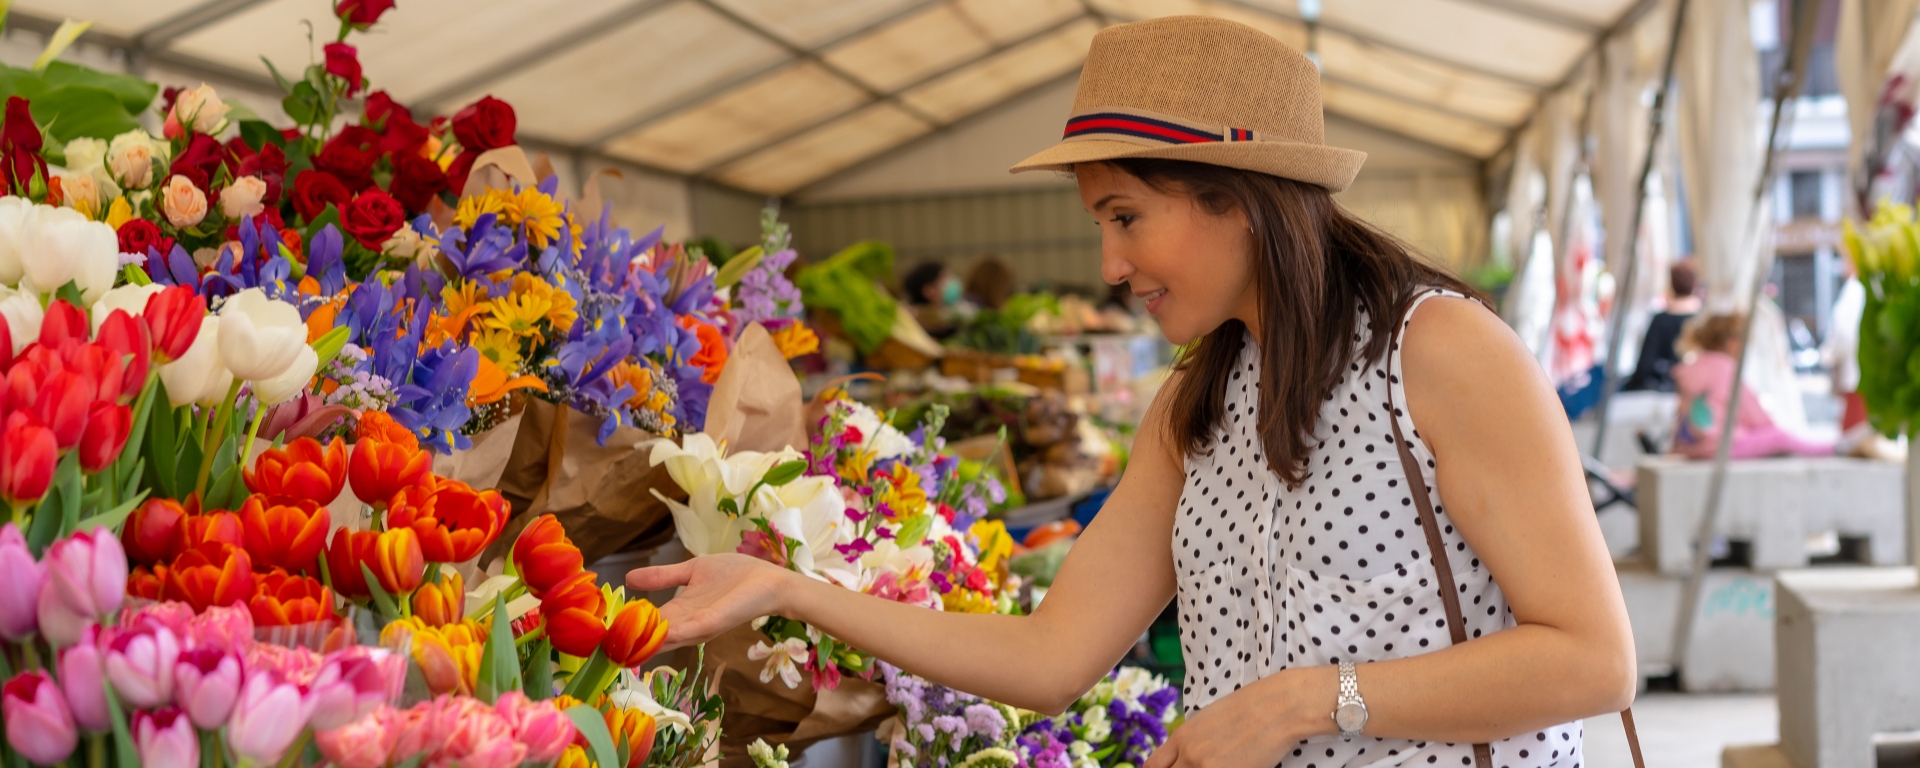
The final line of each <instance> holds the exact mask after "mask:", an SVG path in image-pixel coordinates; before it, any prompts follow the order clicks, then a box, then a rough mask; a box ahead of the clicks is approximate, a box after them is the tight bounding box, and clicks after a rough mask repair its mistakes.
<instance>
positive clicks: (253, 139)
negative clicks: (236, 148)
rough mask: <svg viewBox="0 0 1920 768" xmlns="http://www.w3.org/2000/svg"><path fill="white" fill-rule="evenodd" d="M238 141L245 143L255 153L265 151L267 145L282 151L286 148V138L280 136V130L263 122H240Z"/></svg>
mask: <svg viewBox="0 0 1920 768" xmlns="http://www.w3.org/2000/svg"><path fill="white" fill-rule="evenodd" d="M240 140H242V141H245V142H246V143H247V146H249V147H253V150H254V151H255V152H258V151H260V150H262V149H265V148H266V146H267V145H268V144H272V145H274V146H276V147H280V148H282V149H285V148H286V146H287V137H286V136H284V135H281V133H280V129H278V128H275V127H273V126H272V125H270V124H268V123H267V122H266V121H264V120H244V121H241V123H240Z"/></svg>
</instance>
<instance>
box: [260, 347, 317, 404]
mask: <svg viewBox="0 0 1920 768" xmlns="http://www.w3.org/2000/svg"><path fill="white" fill-rule="evenodd" d="M319 369H320V355H319V353H316V352H314V351H313V347H310V346H307V345H306V344H301V345H300V349H299V350H297V351H296V354H295V356H294V358H293V365H291V366H288V367H287V369H286V370H284V371H281V372H280V375H278V376H275V377H273V378H271V379H267V380H265V381H256V382H253V396H254V397H257V398H260V402H261V403H264V404H266V405H279V404H281V403H284V402H286V401H288V400H292V399H293V398H294V397H295V396H296V395H299V394H300V393H302V392H305V391H307V385H308V384H309V383H311V382H312V381H313V373H314V371H317V370H319Z"/></svg>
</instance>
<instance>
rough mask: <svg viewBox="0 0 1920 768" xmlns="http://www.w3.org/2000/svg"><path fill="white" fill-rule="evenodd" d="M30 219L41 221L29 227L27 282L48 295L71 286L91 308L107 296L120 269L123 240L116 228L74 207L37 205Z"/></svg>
mask: <svg viewBox="0 0 1920 768" xmlns="http://www.w3.org/2000/svg"><path fill="white" fill-rule="evenodd" d="M32 215H33V216H34V217H35V218H36V219H37V221H36V222H35V223H34V224H33V225H32V226H30V227H28V228H27V229H28V235H27V237H26V239H25V242H24V243H23V244H22V249H21V253H20V255H21V259H20V261H21V267H22V269H23V270H24V271H25V272H26V280H27V281H28V282H30V283H32V284H33V287H34V288H35V289H37V290H39V291H42V292H45V293H52V292H54V291H56V290H59V289H60V286H63V285H66V284H67V283H68V282H69V281H71V282H73V283H75V284H76V285H78V286H79V288H80V295H81V297H82V298H83V299H85V300H86V302H87V303H88V304H91V303H93V302H96V301H99V300H100V297H101V296H105V295H106V293H107V290H108V289H110V288H112V287H113V279H114V275H115V273H116V272H118V271H119V270H120V238H119V236H118V235H116V234H114V231H113V227H109V226H107V225H106V224H104V223H101V222H98V221H90V220H88V219H87V217H85V216H82V215H80V212H79V211H75V210H72V209H70V208H48V207H46V206H37V207H35V208H34V209H33V212H32Z"/></svg>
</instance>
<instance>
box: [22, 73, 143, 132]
mask: <svg viewBox="0 0 1920 768" xmlns="http://www.w3.org/2000/svg"><path fill="white" fill-rule="evenodd" d="M28 109H29V111H31V112H32V113H33V119H34V122H36V123H39V124H40V126H41V127H42V128H45V129H46V131H47V134H48V135H49V136H51V137H53V140H54V141H56V142H59V143H60V144H62V145H64V144H66V143H67V142H69V141H73V140H74V139H78V138H95V139H111V138H113V137H115V136H118V135H120V134H122V133H126V132H127V131H131V130H133V129H135V128H139V127H140V121H139V120H137V119H135V118H134V116H133V114H132V113H130V112H128V111H127V109H126V107H124V106H122V105H121V104H120V98H119V97H118V96H116V95H114V93H113V91H109V90H107V89H105V88H97V87H94V86H90V85H63V86H60V87H57V88H50V89H48V90H47V92H46V93H44V94H41V95H40V98H37V99H34V100H33V102H32V103H31V104H30V105H29V107H28Z"/></svg>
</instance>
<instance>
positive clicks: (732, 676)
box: [707, 627, 894, 758]
mask: <svg viewBox="0 0 1920 768" xmlns="http://www.w3.org/2000/svg"><path fill="white" fill-rule="evenodd" d="M763 639H764V636H763V635H761V634H760V633H759V632H758V631H756V630H754V629H751V628H749V627H736V628H734V629H732V630H730V631H728V632H726V633H725V634H722V635H720V636H719V637H716V638H714V639H712V640H710V641H708V642H707V658H708V660H709V663H712V664H718V665H721V672H720V698H721V700H722V701H724V702H725V703H726V706H727V712H726V716H725V717H724V718H722V719H721V721H720V749H721V754H723V755H726V756H727V757H729V758H736V757H739V756H741V755H744V754H746V750H747V745H749V744H752V743H753V742H754V740H755V739H766V740H767V743H768V744H774V745H779V744H785V745H787V747H788V748H789V749H791V750H794V751H795V752H796V753H797V752H798V751H799V750H801V749H804V748H805V747H806V746H807V745H809V744H813V743H815V742H819V741H823V740H826V739H831V738H836V737H839V736H845V735H847V734H851V733H862V732H865V731H870V730H873V729H874V728H875V727H877V726H879V725H880V723H881V722H883V721H885V720H886V719H887V718H889V717H892V716H893V715H894V707H893V705H892V704H889V703H887V693H886V689H885V688H884V687H882V686H881V685H879V684H877V683H872V682H868V681H866V680H861V679H860V678H857V677H845V678H842V679H841V680H840V685H839V687H837V688H834V689H833V690H830V691H815V690H813V683H812V681H807V680H803V681H801V683H800V687H799V688H788V687H787V684H786V683H785V682H782V681H781V680H780V678H778V677H775V678H774V679H773V680H772V681H771V682H766V683H763V682H760V670H761V669H763V668H764V667H765V662H760V661H753V660H752V659H749V658H747V649H748V648H751V647H753V645H754V643H757V642H760V641H761V640H763Z"/></svg>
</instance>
